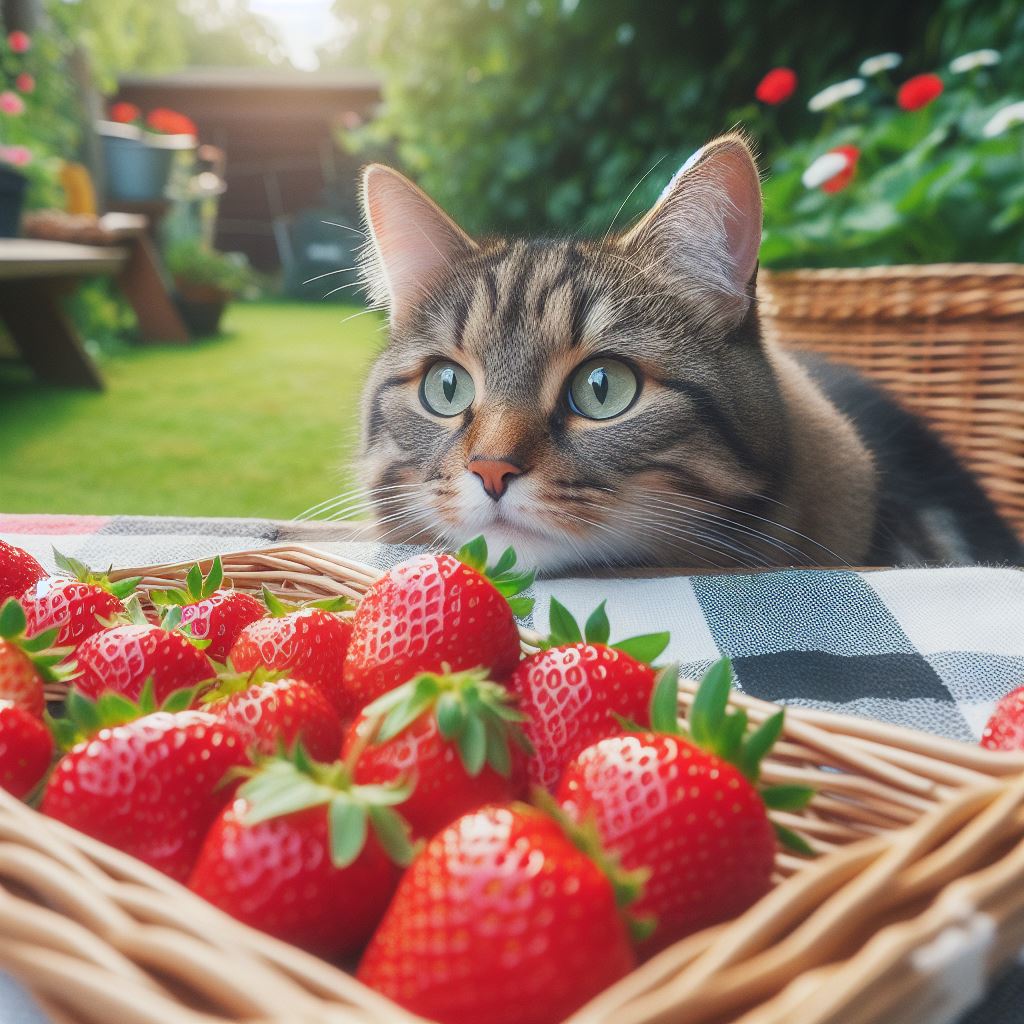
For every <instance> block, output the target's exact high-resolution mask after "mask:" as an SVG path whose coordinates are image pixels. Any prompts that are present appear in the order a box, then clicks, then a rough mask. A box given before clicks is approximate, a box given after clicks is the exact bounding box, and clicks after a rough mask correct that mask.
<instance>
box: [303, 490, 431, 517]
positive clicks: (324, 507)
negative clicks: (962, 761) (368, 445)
mask: <svg viewBox="0 0 1024 1024" xmlns="http://www.w3.org/2000/svg"><path fill="white" fill-rule="evenodd" d="M416 490H420V487H419V485H418V484H394V485H391V486H388V487H376V488H364V487H357V488H352V489H350V490H348V491H346V492H345V493H343V494H340V495H337V496H335V497H334V498H327V499H326V500H325V501H321V502H320V503H319V504H317V505H313V506H312V507H310V508H308V509H306V511H305V512H303V513H302V514H301V515H299V516H296V517H295V522H306V521H308V520H311V519H316V518H319V517H321V516H324V515H326V513H328V512H332V511H336V510H338V509H339V508H342V507H344V506H345V505H348V504H353V503H354V504H360V503H364V502H365V501H367V500H373V498H374V496H377V495H384V494H386V493H388V492H391V491H402V492H405V491H416Z"/></svg>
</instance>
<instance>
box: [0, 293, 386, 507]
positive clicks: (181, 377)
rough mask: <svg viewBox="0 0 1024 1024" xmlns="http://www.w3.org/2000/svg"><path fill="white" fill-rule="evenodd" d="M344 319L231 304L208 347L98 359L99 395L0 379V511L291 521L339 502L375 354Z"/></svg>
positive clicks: (324, 311) (369, 338)
mask: <svg viewBox="0 0 1024 1024" xmlns="http://www.w3.org/2000/svg"><path fill="white" fill-rule="evenodd" d="M356 308H357V307H346V306H339V305H324V306H317V305H309V304H299V303H289V302H258V303H251V304H238V305H235V306H232V307H231V308H230V309H229V310H228V313H227V316H226V318H225V322H224V335H223V336H221V337H219V338H216V339H211V340H209V341H203V342H199V343H197V344H195V345H192V346H182V347H178V346H173V347H172V346H157V347H149V348H131V349H126V350H124V351H123V352H119V353H117V354H116V355H113V356H111V357H110V358H108V359H106V360H104V361H103V363H102V370H103V374H104V376H105V378H106V381H107V390H106V391H105V392H103V393H101V394H97V393H93V392H87V391H74V390H68V389H62V388H53V387H47V386H44V385H41V384H39V383H37V382H36V381H34V380H31V379H30V378H29V376H28V375H27V373H25V372H23V370H22V368H21V367H20V366H18V367H4V368H0V512H61V513H83V514H86V513H88V514H109V513H121V514H139V515H188V516H267V517H272V518H280V519H290V518H292V517H293V516H295V515H298V514H299V513H300V512H302V511H303V510H304V509H306V508H308V507H309V506H310V505H313V504H315V503H316V502H318V501H321V500H322V499H324V498H326V497H328V496H330V495H332V494H335V493H337V492H338V491H339V490H340V488H341V487H343V486H346V485H347V483H350V482H351V480H350V478H349V476H348V473H347V472H346V469H345V467H346V465H347V463H348V459H349V454H350V451H351V450H352V449H353V448H354V446H355V444H356V441H357V438H358V409H359V393H360V387H361V385H362V381H363V378H364V376H365V373H366V370H367V368H368V365H369V362H370V360H371V358H372V356H373V354H374V352H375V351H376V350H377V348H378V347H379V345H380V344H381V342H382V337H381V335H380V333H379V326H380V319H379V317H378V316H377V315H376V314H368V315H366V316H358V317H355V318H353V319H351V320H349V321H348V322H347V323H345V324H344V325H343V324H342V321H343V320H345V318H346V317H348V316H350V315H351V314H352V313H353V312H355V311H356Z"/></svg>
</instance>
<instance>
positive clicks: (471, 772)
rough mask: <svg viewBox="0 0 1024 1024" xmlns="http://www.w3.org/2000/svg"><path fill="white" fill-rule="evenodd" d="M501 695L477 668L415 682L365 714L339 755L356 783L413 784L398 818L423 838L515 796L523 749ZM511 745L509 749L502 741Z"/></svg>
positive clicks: (514, 714)
mask: <svg viewBox="0 0 1024 1024" xmlns="http://www.w3.org/2000/svg"><path fill="white" fill-rule="evenodd" d="M523 717H524V716H523V715H522V714H520V713H519V712H518V711H516V710H515V708H514V707H513V706H512V702H511V699H510V696H509V693H508V691H507V690H506V689H505V688H504V687H503V686H501V685H500V684H498V683H494V682H490V681H489V680H488V679H487V673H486V671H485V670H483V669H475V670H473V671H470V672H458V673H454V674H451V675H441V676H437V675H432V674H425V675H421V676H417V677H416V678H415V679H412V680H410V681H409V682H408V683H405V684H404V685H402V686H399V687H398V688H397V689H394V690H391V691H390V692H389V693H386V694H385V695H384V696H383V697H380V698H378V699H377V700H376V701H374V702H373V703H372V704H370V705H368V706H367V707H365V708H364V709H363V711H362V713H361V714H360V716H359V717H358V718H357V719H356V721H355V722H354V723H353V725H352V728H351V729H350V730H349V733H348V736H347V737H346V739H345V747H344V750H343V751H342V756H343V757H344V758H345V759H346V760H349V759H353V758H358V759H357V760H356V762H355V764H356V767H355V773H356V781H357V782H361V783H373V782H395V781H397V780H399V779H403V778H409V777H413V776H414V777H415V779H416V788H415V789H414V790H413V792H412V795H411V796H410V797H409V799H408V800H407V801H406V802H405V803H404V804H403V805H402V815H403V816H404V817H405V819H406V821H408V822H409V824H410V825H412V828H413V831H414V832H415V833H416V834H417V835H420V836H426V837H428V838H429V837H430V836H432V835H434V833H435V832H439V831H440V830H441V829H442V828H444V826H445V825H447V824H449V822H452V821H454V820H455V819H456V818H458V817H459V816H460V815H462V814H465V813H466V812H467V811H471V810H473V809H474V808H477V807H481V806H483V805H484V804H487V803H503V802H507V801H510V800H514V799H516V798H517V797H520V796H522V795H523V791H524V789H525V781H526V778H525V772H524V770H523V769H524V760H525V758H524V755H523V751H524V750H526V751H528V750H529V744H528V743H527V742H526V740H525V738H524V737H523V733H522V730H521V729H520V727H519V725H518V723H519V722H521V721H522V720H523ZM510 740H511V741H513V742H514V743H515V744H517V745H518V749H516V748H512V749H510V743H509V741H510Z"/></svg>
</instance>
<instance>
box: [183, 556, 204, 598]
mask: <svg viewBox="0 0 1024 1024" xmlns="http://www.w3.org/2000/svg"><path fill="white" fill-rule="evenodd" d="M185 589H186V590H187V591H188V596H189V597H191V598H197V597H201V596H202V593H203V570H202V569H200V568H199V563H198V562H196V564H195V565H193V566H192V568H191V569H189V571H188V573H187V574H186V576H185Z"/></svg>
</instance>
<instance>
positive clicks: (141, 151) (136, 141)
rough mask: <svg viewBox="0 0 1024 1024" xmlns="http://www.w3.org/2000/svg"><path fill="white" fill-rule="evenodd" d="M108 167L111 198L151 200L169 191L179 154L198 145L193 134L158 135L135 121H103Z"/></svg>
mask: <svg viewBox="0 0 1024 1024" xmlns="http://www.w3.org/2000/svg"><path fill="white" fill-rule="evenodd" d="M97 131H98V132H99V135H100V138H101V139H102V141H103V158H104V161H105V163H106V167H107V198H108V199H112V200H114V201H115V202H136V203H138V202H148V201H152V200H155V199H162V198H163V197H164V193H165V192H166V191H167V183H168V181H169V179H170V175H171V168H172V167H173V166H174V158H175V155H176V154H177V153H179V152H181V151H182V150H186V149H193V148H195V139H194V138H193V137H192V136H191V135H155V134H152V133H150V132H145V133H144V132H140V131H139V129H138V128H136V127H135V126H134V125H124V124H118V123H117V122H114V121H100V122H98V124H97Z"/></svg>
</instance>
